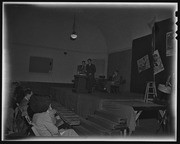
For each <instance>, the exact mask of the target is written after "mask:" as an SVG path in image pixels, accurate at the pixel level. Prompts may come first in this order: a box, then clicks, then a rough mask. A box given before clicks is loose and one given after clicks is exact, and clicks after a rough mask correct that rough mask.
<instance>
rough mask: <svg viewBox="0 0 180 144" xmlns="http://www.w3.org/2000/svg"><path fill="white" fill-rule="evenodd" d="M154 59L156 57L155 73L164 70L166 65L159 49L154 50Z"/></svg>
mask: <svg viewBox="0 0 180 144" xmlns="http://www.w3.org/2000/svg"><path fill="white" fill-rule="evenodd" d="M153 59H154V74H157V73H159V72H161V71H163V70H164V66H163V63H162V61H161V57H160V55H159V52H158V50H155V51H154V54H153Z"/></svg>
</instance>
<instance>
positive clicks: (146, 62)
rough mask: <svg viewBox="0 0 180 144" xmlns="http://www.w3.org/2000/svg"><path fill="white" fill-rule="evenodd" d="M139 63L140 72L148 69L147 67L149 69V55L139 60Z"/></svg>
mask: <svg viewBox="0 0 180 144" xmlns="http://www.w3.org/2000/svg"><path fill="white" fill-rule="evenodd" d="M137 65H138V71H139V73H140V72H142V71H144V70H146V69H148V68H150V63H149V57H148V55H145V56H144V57H142V58H141V59H139V60H137Z"/></svg>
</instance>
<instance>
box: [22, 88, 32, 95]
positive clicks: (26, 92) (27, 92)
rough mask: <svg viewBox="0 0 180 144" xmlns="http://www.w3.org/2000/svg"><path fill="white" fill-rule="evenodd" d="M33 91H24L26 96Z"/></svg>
mask: <svg viewBox="0 0 180 144" xmlns="http://www.w3.org/2000/svg"><path fill="white" fill-rule="evenodd" d="M31 92H32V90H31V89H30V88H28V89H26V90H25V91H24V94H25V95H27V94H31Z"/></svg>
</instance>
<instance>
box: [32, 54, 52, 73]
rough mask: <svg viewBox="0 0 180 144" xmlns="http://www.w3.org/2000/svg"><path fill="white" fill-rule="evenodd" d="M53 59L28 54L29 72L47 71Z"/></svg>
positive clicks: (50, 69) (50, 67)
mask: <svg viewBox="0 0 180 144" xmlns="http://www.w3.org/2000/svg"><path fill="white" fill-rule="evenodd" d="M52 66H53V59H52V58H46V57H35V56H30V62H29V72H34V73H49V72H51V71H52Z"/></svg>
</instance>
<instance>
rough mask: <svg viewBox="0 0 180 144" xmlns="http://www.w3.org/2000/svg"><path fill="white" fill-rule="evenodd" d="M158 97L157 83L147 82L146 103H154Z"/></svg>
mask: <svg viewBox="0 0 180 144" xmlns="http://www.w3.org/2000/svg"><path fill="white" fill-rule="evenodd" d="M156 97H157V91H156V86H155V82H153V81H150V82H147V85H146V91H145V97H144V101H145V102H147V101H152V100H153V99H154V98H156Z"/></svg>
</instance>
